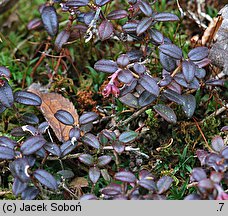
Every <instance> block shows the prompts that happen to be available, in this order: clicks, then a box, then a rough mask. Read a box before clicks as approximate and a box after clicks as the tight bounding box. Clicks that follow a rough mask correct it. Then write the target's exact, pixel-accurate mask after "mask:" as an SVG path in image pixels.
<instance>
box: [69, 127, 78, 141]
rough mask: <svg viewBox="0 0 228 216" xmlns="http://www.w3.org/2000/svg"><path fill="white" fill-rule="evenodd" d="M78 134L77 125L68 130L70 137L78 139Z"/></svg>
mask: <svg viewBox="0 0 228 216" xmlns="http://www.w3.org/2000/svg"><path fill="white" fill-rule="evenodd" d="M80 136H81V131H80V129H79V128H78V127H73V128H71V129H70V132H69V137H70V139H76V140H78V139H79V138H80Z"/></svg>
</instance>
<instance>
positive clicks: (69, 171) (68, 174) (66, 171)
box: [57, 170, 75, 179]
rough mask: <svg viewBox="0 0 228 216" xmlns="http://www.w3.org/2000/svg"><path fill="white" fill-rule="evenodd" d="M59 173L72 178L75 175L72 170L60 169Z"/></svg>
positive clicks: (66, 177)
mask: <svg viewBox="0 0 228 216" xmlns="http://www.w3.org/2000/svg"><path fill="white" fill-rule="evenodd" d="M57 174H58V175H61V176H62V177H63V178H64V179H71V178H73V177H74V176H75V175H74V173H73V172H72V171H71V170H60V171H58V172H57Z"/></svg>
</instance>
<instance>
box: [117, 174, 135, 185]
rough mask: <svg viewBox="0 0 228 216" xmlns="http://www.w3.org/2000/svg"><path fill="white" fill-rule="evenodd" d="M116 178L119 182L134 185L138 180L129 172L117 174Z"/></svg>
mask: <svg viewBox="0 0 228 216" xmlns="http://www.w3.org/2000/svg"><path fill="white" fill-rule="evenodd" d="M114 178H115V179H116V180H118V181H122V182H127V183H134V182H135V181H136V180H137V179H136V177H135V175H134V174H133V173H131V172H128V171H121V172H118V173H116V174H115V176H114Z"/></svg>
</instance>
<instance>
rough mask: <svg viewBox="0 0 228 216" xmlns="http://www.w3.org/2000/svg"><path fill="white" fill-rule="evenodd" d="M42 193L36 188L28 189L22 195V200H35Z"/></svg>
mask: <svg viewBox="0 0 228 216" xmlns="http://www.w3.org/2000/svg"><path fill="white" fill-rule="evenodd" d="M39 193H40V191H39V190H38V189H37V188H36V187H27V188H26V189H25V190H24V191H23V192H22V193H21V198H22V199H23V200H33V199H35V198H36V196H37V195H38V194H39Z"/></svg>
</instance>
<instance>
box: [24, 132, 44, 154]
mask: <svg viewBox="0 0 228 216" xmlns="http://www.w3.org/2000/svg"><path fill="white" fill-rule="evenodd" d="M45 143H46V140H45V139H44V138H43V137H42V136H33V137H29V138H28V139H27V140H25V142H24V143H23V144H22V145H21V151H22V152H23V154H24V155H30V154H33V153H35V152H36V151H38V150H39V149H41V148H42V147H43V146H44V145H45Z"/></svg>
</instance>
